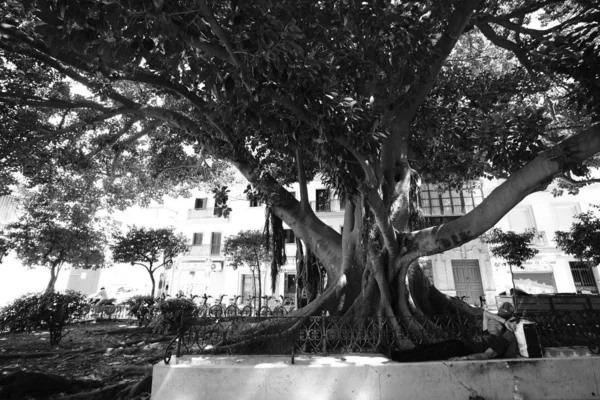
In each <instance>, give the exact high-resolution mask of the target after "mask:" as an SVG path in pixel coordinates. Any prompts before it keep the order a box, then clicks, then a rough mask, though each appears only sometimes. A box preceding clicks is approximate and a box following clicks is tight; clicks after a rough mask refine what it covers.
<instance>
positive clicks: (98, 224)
mask: <svg viewBox="0 0 600 400" xmlns="http://www.w3.org/2000/svg"><path fill="white" fill-rule="evenodd" d="M56 189H57V188H48V187H42V188H39V190H38V191H34V192H28V193H26V196H25V197H24V198H23V199H22V206H21V210H20V213H19V217H18V219H17V221H15V222H13V223H11V224H8V225H7V226H6V228H5V230H4V232H3V238H2V239H1V240H3V241H4V242H5V243H6V245H7V247H8V248H9V249H11V250H14V251H15V253H16V255H17V257H18V258H19V259H20V260H21V261H22V262H23V264H24V265H26V266H28V267H30V268H35V267H38V266H44V267H47V268H49V269H50V280H49V282H48V286H47V289H46V291H47V292H52V291H53V290H54V284H55V283H56V280H57V278H58V274H59V272H60V269H61V267H62V266H63V265H64V264H68V265H70V266H71V267H73V268H85V269H96V268H102V267H105V266H107V265H109V264H110V263H109V261H108V260H107V259H106V252H107V250H108V240H109V236H110V224H108V223H107V221H106V220H105V219H103V218H100V217H98V216H97V215H96V214H95V207H94V206H93V205H91V204H89V203H85V202H75V201H72V199H71V201H65V200H66V197H64V195H65V193H62V195H60V194H58V193H56Z"/></svg>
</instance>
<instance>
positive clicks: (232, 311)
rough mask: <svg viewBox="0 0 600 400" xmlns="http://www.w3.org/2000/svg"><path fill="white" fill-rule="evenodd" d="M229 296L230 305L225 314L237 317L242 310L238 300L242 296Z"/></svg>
mask: <svg viewBox="0 0 600 400" xmlns="http://www.w3.org/2000/svg"><path fill="white" fill-rule="evenodd" d="M228 297H229V305H228V306H227V308H226V309H225V316H226V317H235V316H236V315H238V314H239V313H240V311H241V310H240V308H239V307H238V304H237V302H238V299H239V298H240V297H242V296H241V295H239V294H237V295H235V296H228Z"/></svg>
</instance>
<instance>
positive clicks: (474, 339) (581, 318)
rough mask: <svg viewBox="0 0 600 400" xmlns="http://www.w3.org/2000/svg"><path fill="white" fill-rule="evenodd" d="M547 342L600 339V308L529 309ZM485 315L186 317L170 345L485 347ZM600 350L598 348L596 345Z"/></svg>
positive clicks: (326, 349) (181, 350) (371, 349)
mask: <svg viewBox="0 0 600 400" xmlns="http://www.w3.org/2000/svg"><path fill="white" fill-rule="evenodd" d="M525 319H526V320H528V321H529V322H532V326H533V328H534V330H535V332H536V336H537V340H538V341H539V344H540V345H541V347H542V348H544V347H561V346H588V347H590V348H591V349H594V348H595V349H598V348H599V347H598V346H599V344H600V312H598V311H584V312H581V311H578V312H553V313H535V314H532V313H530V314H527V315H526V316H525ZM483 338H484V333H483V332H482V318H481V317H465V316H461V315H456V314H455V315H440V316H433V317H430V318H429V319H428V322H427V323H424V322H423V321H419V320H417V319H415V318H401V317H398V318H395V319H390V318H384V317H382V318H373V317H364V318H347V317H329V316H320V317H303V318H299V317H288V316H280V317H277V316H271V317H245V316H234V317H223V318H211V317H207V316H195V317H189V316H188V317H185V318H180V321H179V327H178V328H177V336H176V338H175V339H174V340H173V341H172V342H171V343H170V344H169V346H168V347H167V349H166V351H165V362H167V363H168V362H169V360H170V358H171V355H172V354H173V353H175V354H176V355H177V356H181V355H184V354H215V353H221V354H222V353H229V354H290V352H301V353H319V354H329V353H379V352H382V351H385V350H389V349H390V348H393V347H401V345H402V342H403V341H410V342H411V343H413V344H415V345H425V344H432V343H438V342H443V341H447V340H451V339H458V340H460V341H463V342H469V343H470V346H471V349H472V350H473V351H474V352H479V351H484V350H485V349H483ZM595 352H597V351H595Z"/></svg>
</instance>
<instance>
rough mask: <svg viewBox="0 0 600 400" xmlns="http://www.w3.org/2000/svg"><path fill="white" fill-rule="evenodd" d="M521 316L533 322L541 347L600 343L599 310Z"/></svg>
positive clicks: (596, 345) (597, 344) (596, 344)
mask: <svg viewBox="0 0 600 400" xmlns="http://www.w3.org/2000/svg"><path fill="white" fill-rule="evenodd" d="M523 318H524V319H525V320H528V321H531V322H533V323H534V324H535V327H536V330H537V333H538V336H539V339H540V344H541V345H542V347H565V346H590V347H594V348H598V347H599V345H600V310H579V311H574V312H561V311H554V312H544V313H539V312H538V313H526V314H524V315H523ZM596 352H597V351H596Z"/></svg>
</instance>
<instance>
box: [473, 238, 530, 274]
mask: <svg viewBox="0 0 600 400" xmlns="http://www.w3.org/2000/svg"><path fill="white" fill-rule="evenodd" d="M538 235H539V234H538V233H537V231H536V230H535V229H527V230H525V232H523V233H516V232H513V231H508V232H503V231H502V229H500V228H494V229H492V230H491V231H490V232H488V233H487V234H486V235H485V236H483V237H482V239H483V241H484V242H485V243H488V244H491V245H492V246H491V252H492V254H493V255H494V257H500V258H502V259H504V260H505V261H506V263H507V264H508V265H510V266H511V268H512V267H517V268H521V269H523V263H524V262H526V261H528V260H531V259H532V258H533V257H535V256H536V254H538V253H539V252H540V251H539V250H538V249H534V248H531V247H530V246H531V243H532V241H533V239H534V238H535V237H537V236H538ZM511 270H512V269H511Z"/></svg>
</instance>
